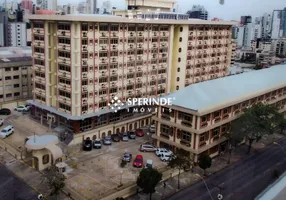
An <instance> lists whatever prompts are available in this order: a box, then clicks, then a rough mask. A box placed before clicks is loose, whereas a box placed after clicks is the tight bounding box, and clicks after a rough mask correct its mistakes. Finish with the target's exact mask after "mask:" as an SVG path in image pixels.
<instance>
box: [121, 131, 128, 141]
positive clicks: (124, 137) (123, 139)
mask: <svg viewBox="0 0 286 200" xmlns="http://www.w3.org/2000/svg"><path fill="white" fill-rule="evenodd" d="M121 139H122V141H123V142H128V140H129V137H128V134H127V133H123V134H122V135H121Z"/></svg>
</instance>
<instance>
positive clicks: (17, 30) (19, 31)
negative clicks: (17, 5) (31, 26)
mask: <svg viewBox="0 0 286 200" xmlns="http://www.w3.org/2000/svg"><path fill="white" fill-rule="evenodd" d="M26 26H27V25H26V22H9V23H8V44H9V46H11V47H25V46H27V27H26Z"/></svg>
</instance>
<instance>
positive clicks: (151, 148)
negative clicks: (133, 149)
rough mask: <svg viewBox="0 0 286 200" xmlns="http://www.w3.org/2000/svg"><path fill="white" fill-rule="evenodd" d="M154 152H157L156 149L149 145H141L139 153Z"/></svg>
mask: <svg viewBox="0 0 286 200" xmlns="http://www.w3.org/2000/svg"><path fill="white" fill-rule="evenodd" d="M156 150H157V148H156V147H154V146H153V145H151V144H141V145H140V151H143V152H146V151H147V152H154V151H156Z"/></svg>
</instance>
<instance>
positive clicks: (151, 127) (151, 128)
mask: <svg viewBox="0 0 286 200" xmlns="http://www.w3.org/2000/svg"><path fill="white" fill-rule="evenodd" d="M149 131H150V133H155V132H156V127H155V124H152V125H151V126H150V128H149Z"/></svg>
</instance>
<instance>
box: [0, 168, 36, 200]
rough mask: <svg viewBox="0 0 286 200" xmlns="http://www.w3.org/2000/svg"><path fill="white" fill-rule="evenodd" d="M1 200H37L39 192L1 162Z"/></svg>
mask: <svg viewBox="0 0 286 200" xmlns="http://www.w3.org/2000/svg"><path fill="white" fill-rule="evenodd" d="M0 199H1V200H37V199H38V194H37V193H36V192H35V191H34V190H33V189H32V188H30V187H29V186H28V185H26V184H25V183H24V182H23V181H22V180H20V179H19V178H17V177H16V176H15V175H14V174H13V173H12V172H10V171H9V170H8V169H7V168H6V167H5V166H3V165H2V164H0Z"/></svg>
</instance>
